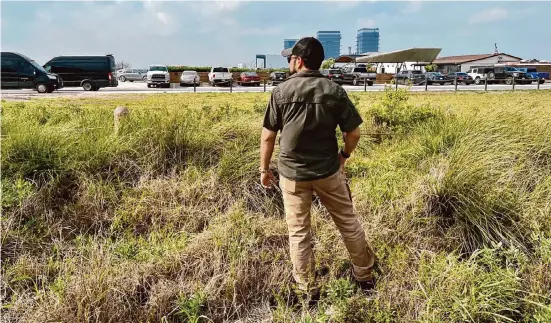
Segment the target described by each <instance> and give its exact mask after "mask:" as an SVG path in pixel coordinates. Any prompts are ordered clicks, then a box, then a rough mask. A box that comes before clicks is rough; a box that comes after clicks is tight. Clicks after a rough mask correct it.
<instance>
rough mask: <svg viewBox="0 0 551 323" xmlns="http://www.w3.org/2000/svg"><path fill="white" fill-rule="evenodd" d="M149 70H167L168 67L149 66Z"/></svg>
mask: <svg viewBox="0 0 551 323" xmlns="http://www.w3.org/2000/svg"><path fill="white" fill-rule="evenodd" d="M149 70H150V71H161V72H168V69H167V68H166V66H150V67H149Z"/></svg>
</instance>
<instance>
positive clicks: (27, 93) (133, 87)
mask: <svg viewBox="0 0 551 323" xmlns="http://www.w3.org/2000/svg"><path fill="white" fill-rule="evenodd" d="M392 86H393V87H395V85H392ZM398 87H399V88H403V87H405V86H404V85H398ZM273 88H274V87H273V86H271V85H266V87H265V88H264V85H263V84H261V85H260V86H258V87H256V86H237V85H234V86H232V87H231V88H230V87H229V86H216V87H213V86H209V85H208V84H201V86H198V87H196V88H195V89H194V88H193V86H189V87H181V86H180V84H177V83H173V84H171V87H170V88H148V87H147V85H146V83H144V82H120V83H119V86H118V87H110V88H101V89H100V90H99V91H96V92H91V91H84V90H83V89H82V87H65V88H62V89H61V90H58V91H55V92H53V93H49V94H46V93H44V94H39V93H37V92H36V91H34V90H31V89H23V90H11V89H10V90H2V91H1V94H2V98H3V99H26V98H52V97H65V96H69V97H94V96H102V95H114V94H155V93H193V92H194V91H196V92H197V93H204V92H214V93H216V92H230V91H231V92H234V93H244V92H264V91H266V92H271V91H272V89H273ZM343 88H344V89H345V90H346V91H348V92H358V91H364V90H365V91H368V92H372V91H383V90H384V88H385V85H384V84H374V85H373V86H366V87H364V86H363V85H360V86H352V85H344V86H343ZM537 88H538V86H537V84H529V85H519V84H517V85H515V90H536V89H537ZM539 88H540V90H550V89H551V82H547V83H544V84H541V85H540V87H539ZM484 89H485V87H484V85H474V84H472V85H458V86H457V90H458V91H484ZM426 90H427V91H432V92H437V91H455V85H429V86H427V87H426ZM487 90H488V91H510V90H513V87H512V86H511V85H506V84H490V85H488V87H487ZM410 91H414V92H419V91H425V86H424V85H414V86H411V87H410Z"/></svg>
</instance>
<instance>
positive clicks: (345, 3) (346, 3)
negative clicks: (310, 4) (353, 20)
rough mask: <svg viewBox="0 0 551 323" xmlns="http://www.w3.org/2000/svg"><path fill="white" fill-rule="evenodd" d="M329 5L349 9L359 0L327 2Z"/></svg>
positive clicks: (357, 3)
mask: <svg viewBox="0 0 551 323" xmlns="http://www.w3.org/2000/svg"><path fill="white" fill-rule="evenodd" d="M329 4H330V5H331V7H333V8H335V9H351V8H354V7H356V6H358V5H359V4H360V1H339V2H329Z"/></svg>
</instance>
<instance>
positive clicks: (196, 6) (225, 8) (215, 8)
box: [188, 1, 241, 17]
mask: <svg viewBox="0 0 551 323" xmlns="http://www.w3.org/2000/svg"><path fill="white" fill-rule="evenodd" d="M188 4H189V5H190V7H191V8H192V9H193V10H195V11H196V12H198V13H199V14H201V15H202V16H204V17H216V16H222V15H225V14H228V13H230V12H232V11H235V10H236V9H237V8H239V6H241V2H239V1H199V2H188Z"/></svg>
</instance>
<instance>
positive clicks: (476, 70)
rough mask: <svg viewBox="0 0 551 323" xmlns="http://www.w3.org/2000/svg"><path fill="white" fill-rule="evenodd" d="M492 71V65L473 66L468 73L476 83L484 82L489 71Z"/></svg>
mask: <svg viewBox="0 0 551 323" xmlns="http://www.w3.org/2000/svg"><path fill="white" fill-rule="evenodd" d="M491 71H492V68H491V67H483V66H481V67H471V68H469V70H468V71H467V74H468V75H469V76H470V77H472V78H473V80H474V84H476V85H478V84H484V82H485V80H486V77H487V76H488V73H489V72H491Z"/></svg>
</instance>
